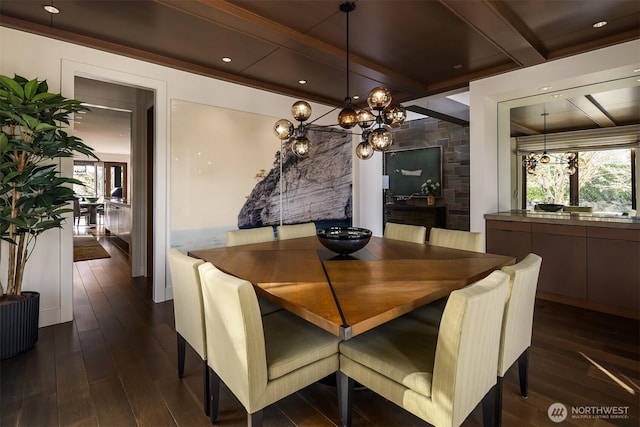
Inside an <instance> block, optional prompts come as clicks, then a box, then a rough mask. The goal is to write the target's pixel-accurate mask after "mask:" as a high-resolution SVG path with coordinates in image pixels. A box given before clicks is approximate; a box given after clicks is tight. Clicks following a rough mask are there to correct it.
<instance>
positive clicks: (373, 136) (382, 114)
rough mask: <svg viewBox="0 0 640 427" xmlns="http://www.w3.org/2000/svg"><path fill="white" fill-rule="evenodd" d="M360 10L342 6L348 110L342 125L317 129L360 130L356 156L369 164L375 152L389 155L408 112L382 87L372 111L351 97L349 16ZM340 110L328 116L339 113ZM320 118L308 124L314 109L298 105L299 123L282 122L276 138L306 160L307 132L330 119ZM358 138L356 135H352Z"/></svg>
mask: <svg viewBox="0 0 640 427" xmlns="http://www.w3.org/2000/svg"><path fill="white" fill-rule="evenodd" d="M355 8H356V5H355V3H353V2H345V3H342V4H341V5H340V11H341V12H344V13H345V14H346V17H347V31H346V52H347V55H346V56H347V81H346V83H347V93H346V96H345V98H344V106H343V108H342V109H341V110H340V113H339V114H338V123H337V124H335V125H328V126H317V127H314V130H316V131H328V132H331V130H329V129H327V128H329V127H333V126H336V125H339V126H340V127H341V128H343V129H347V130H349V129H353V128H354V127H356V126H358V127H359V128H360V129H361V131H362V132H361V133H359V134H358V135H362V142H360V143H359V144H358V145H357V146H356V150H355V152H356V156H358V158H359V159H362V160H366V159H369V158H371V157H372V156H373V153H374V152H375V151H386V150H387V149H388V148H389V147H390V146H391V144H392V143H393V134H392V133H391V130H390V129H391V128H397V127H400V125H402V123H404V121H405V119H406V117H407V112H406V110H405V108H404V107H403V106H402V105H400V104H394V103H392V97H391V92H390V91H389V90H388V89H386V88H384V87H382V86H378V87H375V88H374V89H372V90H371V91H370V92H369V94H368V96H367V105H368V106H369V109H364V108H359V107H357V106H355V105H353V104H352V100H351V97H350V96H349V76H350V72H349V13H351V12H353V11H354V10H355ZM336 109H337V108H334V109H333V110H331V111H329V112H328V113H326V114H329V113H331V112H332V111H335V110H336ZM326 114H324V115H323V116H320V117H318V118H317V119H315V120H313V121H312V122H310V123H306V121H307V120H308V119H309V118H310V117H311V105H309V103H308V102H306V101H297V102H296V103H294V104H293V106H292V107H291V115H292V116H293V118H294V119H295V120H296V121H298V124H297V126H294V125H293V123H291V122H290V121H289V120H287V119H280V120H278V121H277V122H276V123H275V126H274V128H273V131H274V133H275V134H276V136H277V137H278V138H279V139H280V140H281V141H283V143H285V144H289V146H290V148H291V151H292V152H293V153H294V154H295V155H296V156H298V157H306V156H307V155H308V154H309V150H310V148H311V141H310V140H309V139H308V138H307V131H308V130H309V127H310V125H311V124H312V123H313V122H315V121H316V120H318V119H320V118H322V117H324V116H326ZM352 134H356V133H352Z"/></svg>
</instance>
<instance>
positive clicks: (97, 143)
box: [74, 105, 132, 155]
mask: <svg viewBox="0 0 640 427" xmlns="http://www.w3.org/2000/svg"><path fill="white" fill-rule="evenodd" d="M89 108H91V111H88V112H86V113H82V114H76V116H75V122H74V129H75V135H76V136H77V137H78V138H80V139H82V140H83V142H84V143H85V144H87V145H88V146H89V147H91V148H93V149H94V150H95V151H96V153H103V154H119V155H129V154H130V152H131V116H132V114H131V111H127V110H121V109H114V108H111V107H106V106H95V105H91V106H90V107H89Z"/></svg>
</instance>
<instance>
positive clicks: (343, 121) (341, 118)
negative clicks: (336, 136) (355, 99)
mask: <svg viewBox="0 0 640 427" xmlns="http://www.w3.org/2000/svg"><path fill="white" fill-rule="evenodd" d="M338 124H339V125H340V127H341V128H343V129H351V128H352V127H354V126H355V125H357V124H358V114H356V112H355V111H354V110H353V108H351V106H349V105H347V106H346V107H344V108H343V109H342V111H340V114H338Z"/></svg>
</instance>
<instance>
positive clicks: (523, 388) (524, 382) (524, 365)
mask: <svg viewBox="0 0 640 427" xmlns="http://www.w3.org/2000/svg"><path fill="white" fill-rule="evenodd" d="M518 371H519V373H520V396H522V397H523V398H525V399H526V398H527V397H528V396H529V349H528V348H527V349H526V350H525V351H523V352H522V354H521V355H520V357H518Z"/></svg>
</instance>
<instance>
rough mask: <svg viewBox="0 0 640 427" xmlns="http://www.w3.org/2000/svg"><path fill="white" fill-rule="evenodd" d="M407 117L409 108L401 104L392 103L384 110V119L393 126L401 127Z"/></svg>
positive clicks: (385, 122)
mask: <svg viewBox="0 0 640 427" xmlns="http://www.w3.org/2000/svg"><path fill="white" fill-rule="evenodd" d="M406 118H407V110H406V109H405V108H404V107H403V106H402V105H400V104H391V105H389V106H388V107H387V108H385V109H384V110H383V111H382V121H383V122H384V124H386V125H388V126H391V127H392V128H399V127H400V126H401V125H402V124H403V123H404V121H405V119H406Z"/></svg>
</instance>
